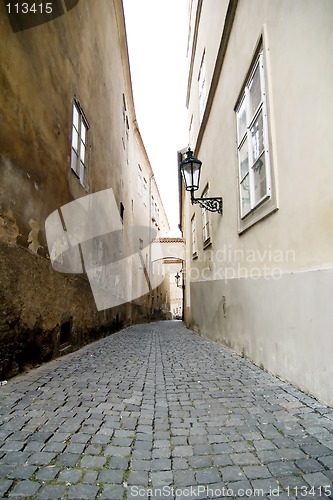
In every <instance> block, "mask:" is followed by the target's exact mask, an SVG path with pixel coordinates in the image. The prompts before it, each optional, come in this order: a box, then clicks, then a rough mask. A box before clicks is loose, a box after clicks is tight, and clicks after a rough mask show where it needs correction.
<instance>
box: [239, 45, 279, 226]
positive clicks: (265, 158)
mask: <svg viewBox="0 0 333 500" xmlns="http://www.w3.org/2000/svg"><path fill="white" fill-rule="evenodd" d="M257 71H259V72H258V73H257ZM264 73H265V71H264V55H263V49H262V47H261V48H260V51H259V54H258V55H257V56H256V58H255V60H254V63H253V64H252V65H251V72H250V75H249V78H248V79H247V82H246V84H245V87H244V88H243V90H242V93H241V96H240V98H239V100H238V105H237V107H236V122H237V150H238V175H239V202H240V217H241V219H242V220H244V219H246V218H247V217H248V216H249V215H250V214H251V213H253V212H254V211H255V210H256V209H257V207H259V206H260V205H262V204H263V203H264V202H265V201H266V200H268V199H270V198H271V193H272V176H271V160H270V145H269V144H270V143H269V133H268V118H267V94H266V85H265V74H264ZM255 75H259V84H260V100H259V101H258V105H257V106H256V108H255V109H251V86H252V84H253V82H254V76H255ZM244 113H245V116H246V119H245V126H244V127H243V128H242V123H241V117H242V115H244ZM260 121H261V122H262V124H261V126H262V136H261V137H260V133H259V130H260V127H259V122H260ZM255 129H256V130H257V132H256V134H255V135H254V134H253V131H254V130H255ZM260 143H261V144H260ZM259 146H261V147H262V149H261V150H259ZM254 149H257V156H255V154H254ZM244 152H245V154H246V155H247V159H248V160H247V167H246V168H245V169H242V164H244V161H243V162H242V161H241V159H242V154H244ZM245 165H246V160H245ZM262 168H264V175H262V178H261V179H259V178H258V176H257V177H256V175H257V172H259V175H260V172H261V169H262ZM244 172H245V173H244ZM256 183H257V184H256ZM243 186H246V187H245V188H243ZM257 186H259V188H260V189H261V188H263V192H262V193H260V194H261V195H260V196H258V195H257V192H256V187H257ZM246 190H248V196H247V200H248V201H247V203H246V204H245V202H244V200H245V198H244V197H242V195H243V193H244V192H245V191H246Z"/></svg>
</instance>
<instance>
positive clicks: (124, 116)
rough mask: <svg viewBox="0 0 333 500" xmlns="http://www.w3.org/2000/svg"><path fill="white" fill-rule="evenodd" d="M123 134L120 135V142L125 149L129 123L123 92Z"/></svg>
mask: <svg viewBox="0 0 333 500" xmlns="http://www.w3.org/2000/svg"><path fill="white" fill-rule="evenodd" d="M122 112H123V136H122V142H123V147H124V149H126V147H127V143H128V135H129V123H128V116H127V107H126V99H125V94H123V110H122Z"/></svg>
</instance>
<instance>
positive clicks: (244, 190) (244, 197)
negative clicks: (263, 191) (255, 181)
mask: <svg viewBox="0 0 333 500" xmlns="http://www.w3.org/2000/svg"><path fill="white" fill-rule="evenodd" d="M240 191H241V193H240V194H241V212H242V217H243V216H244V215H245V214H247V213H248V212H249V211H250V209H251V201H250V186H249V175H247V176H246V177H245V178H244V179H243V181H242V182H241V185H240Z"/></svg>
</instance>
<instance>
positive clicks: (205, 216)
mask: <svg viewBox="0 0 333 500" xmlns="http://www.w3.org/2000/svg"><path fill="white" fill-rule="evenodd" d="M208 196H209V195H208V186H206V187H205V189H204V192H203V193H202V198H208ZM202 241H203V246H204V247H205V246H207V245H209V244H210V225H209V212H208V210H206V209H205V208H203V209H202Z"/></svg>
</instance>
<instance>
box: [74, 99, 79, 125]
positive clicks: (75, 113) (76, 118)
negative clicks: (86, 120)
mask: <svg viewBox="0 0 333 500" xmlns="http://www.w3.org/2000/svg"><path fill="white" fill-rule="evenodd" d="M73 125H74V126H75V128H76V130H79V112H78V110H77V108H76V106H75V104H74V106H73Z"/></svg>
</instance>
